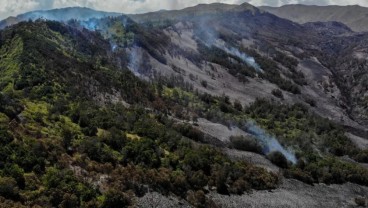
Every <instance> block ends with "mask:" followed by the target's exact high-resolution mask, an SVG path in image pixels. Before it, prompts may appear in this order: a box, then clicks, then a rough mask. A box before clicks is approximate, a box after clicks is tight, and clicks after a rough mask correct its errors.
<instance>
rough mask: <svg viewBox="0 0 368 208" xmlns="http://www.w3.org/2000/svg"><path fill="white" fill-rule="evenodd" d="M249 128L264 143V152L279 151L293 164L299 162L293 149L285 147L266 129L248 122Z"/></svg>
mask: <svg viewBox="0 0 368 208" xmlns="http://www.w3.org/2000/svg"><path fill="white" fill-rule="evenodd" d="M247 129H248V132H249V133H250V134H252V135H253V136H255V138H256V139H257V140H258V141H259V142H260V143H261V144H262V145H263V147H264V148H263V154H268V153H271V152H275V151H278V152H280V153H282V154H283V155H284V156H285V158H286V159H287V160H289V161H290V162H292V163H293V164H295V163H296V162H297V159H296V156H295V154H294V153H293V152H292V151H290V150H287V149H285V148H284V147H283V146H282V145H281V144H280V142H279V141H278V140H277V139H276V138H275V137H273V136H270V135H269V134H267V133H266V131H265V130H263V129H262V128H261V127H259V126H257V125H256V124H255V123H253V122H248V123H247Z"/></svg>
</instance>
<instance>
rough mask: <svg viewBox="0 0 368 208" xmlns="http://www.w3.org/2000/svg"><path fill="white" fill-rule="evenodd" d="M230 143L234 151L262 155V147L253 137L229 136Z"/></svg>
mask: <svg viewBox="0 0 368 208" xmlns="http://www.w3.org/2000/svg"><path fill="white" fill-rule="evenodd" d="M230 142H231V144H232V146H233V147H234V148H235V149H238V150H243V151H249V152H255V153H258V154H262V153H263V151H262V150H263V147H262V145H261V144H260V143H259V142H258V141H257V140H256V139H255V138H253V137H251V136H248V137H245V136H231V137H230Z"/></svg>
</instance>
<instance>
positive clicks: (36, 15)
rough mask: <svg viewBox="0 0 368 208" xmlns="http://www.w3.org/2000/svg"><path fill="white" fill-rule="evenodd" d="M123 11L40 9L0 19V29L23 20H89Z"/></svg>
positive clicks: (79, 8)
mask: <svg viewBox="0 0 368 208" xmlns="http://www.w3.org/2000/svg"><path fill="white" fill-rule="evenodd" d="M119 15H121V13H115V12H104V11H96V10H93V9H89V8H85V7H68V8H62V9H52V10H39V11H32V12H27V13H24V14H20V15H18V16H16V17H8V18H7V19H4V20H2V21H0V29H1V28H4V27H6V26H9V25H13V24H16V23H18V22H21V21H27V20H30V19H31V20H36V19H40V18H41V19H48V20H55V21H67V20H70V19H77V20H88V19H91V18H103V17H107V16H119Z"/></svg>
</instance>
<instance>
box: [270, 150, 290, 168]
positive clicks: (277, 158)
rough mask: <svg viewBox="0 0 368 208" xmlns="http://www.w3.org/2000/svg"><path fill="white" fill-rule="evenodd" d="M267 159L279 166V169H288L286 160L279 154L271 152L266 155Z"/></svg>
mask: <svg viewBox="0 0 368 208" xmlns="http://www.w3.org/2000/svg"><path fill="white" fill-rule="evenodd" d="M267 159H269V160H270V161H271V162H272V163H273V164H275V165H277V166H279V167H280V168H288V167H289V164H288V160H287V159H286V157H285V156H284V155H283V154H282V153H281V152H278V151H276V152H271V153H269V154H268V155H267Z"/></svg>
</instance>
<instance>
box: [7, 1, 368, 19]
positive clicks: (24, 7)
mask: <svg viewBox="0 0 368 208" xmlns="http://www.w3.org/2000/svg"><path fill="white" fill-rule="evenodd" d="M213 2H223V3H229V4H240V3H243V2H249V3H251V4H253V5H255V6H260V5H268V6H281V5H284V4H296V3H301V4H314V5H332V4H333V5H349V4H350V5H351V4H358V5H361V6H366V7H368V0H0V19H3V18H6V17H8V16H11V15H13V16H14V15H17V14H20V13H24V12H27V11H32V10H40V9H41V10H42V9H53V8H60V7H70V6H84V7H90V8H93V9H98V10H104V11H115V12H121V13H142V12H148V11H157V10H160V9H181V8H184V7H188V6H193V5H196V4H199V3H213Z"/></svg>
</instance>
